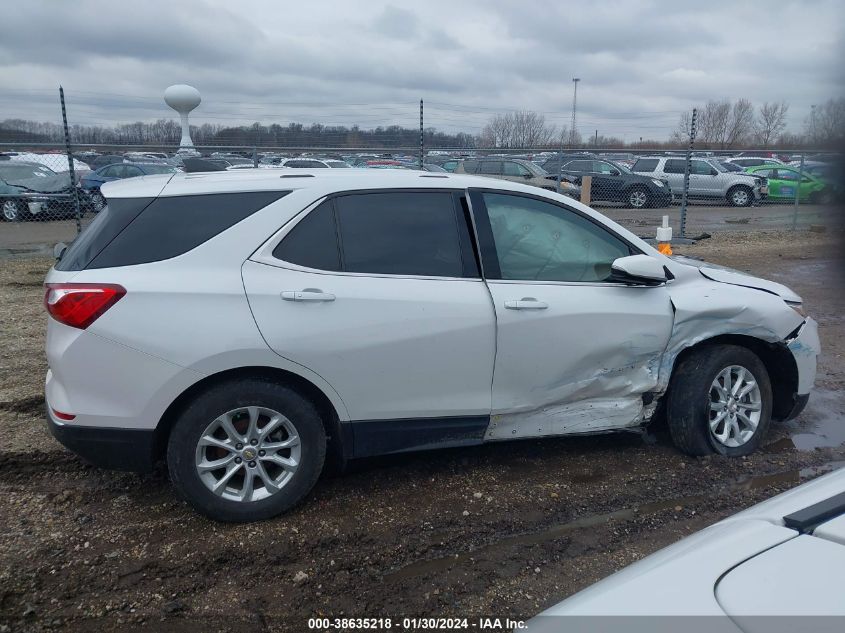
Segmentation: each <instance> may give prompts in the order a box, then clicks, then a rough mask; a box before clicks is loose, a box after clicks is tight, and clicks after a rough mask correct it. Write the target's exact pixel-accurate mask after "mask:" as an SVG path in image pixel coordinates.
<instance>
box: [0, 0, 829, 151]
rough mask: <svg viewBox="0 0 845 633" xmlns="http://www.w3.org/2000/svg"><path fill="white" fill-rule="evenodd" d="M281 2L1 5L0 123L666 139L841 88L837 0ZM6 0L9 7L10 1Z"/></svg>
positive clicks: (26, 1) (17, 1)
mask: <svg viewBox="0 0 845 633" xmlns="http://www.w3.org/2000/svg"><path fill="white" fill-rule="evenodd" d="M694 4H695V6H692V5H693V3H691V2H679V1H678V0H655V1H647V0H620V1H615V2H614V1H607V2H602V1H597V0H593V1H590V2H584V1H578V2H568V1H564V0H557V1H554V0H551V1H548V2H539V1H510V2H505V1H498V0H483V1H478V2H475V1H469V0H461V1H458V0H448V1H441V0H424V1H421V2H415V3H410V2H399V1H392V2H389V1H388V2H382V1H376V0H368V1H366V2H365V1H355V0H343V1H336V2H277V1H269V0H268V1H261V0H196V1H192V0H181V1H179V0H165V1H160V0H144V1H141V2H119V1H117V0H105V1H97V0H73V1H69V2H65V1H58V0H56V1H49V0H12V2H11V3H9V4H7V5H5V7H4V9H5V10H4V11H3V20H2V22H0V120H2V119H6V118H16V117H20V118H28V119H39V120H45V121H46V120H50V121H56V122H58V121H60V111H59V108H58V105H57V100H56V90H57V88H58V85H59V84H63V85H64V88H65V91H66V93H67V97H68V105H69V112H68V116H69V119H70V121H71V123H85V124H93V123H105V124H110V123H118V122H131V121H136V120H154V119H157V118H162V117H172V116H173V115H174V113H173V111H172V110H169V109H168V108H167V106H166V105H165V104H164V102H163V100H162V93H163V91H164V89H165V88H166V87H167V86H168V85H170V84H174V83H189V84H191V85H193V86H195V87H196V88H197V89H199V91H200V92H201V93H202V97H203V102H202V104H201V105H200V106H199V108H197V110H196V111H195V112H194V113H193V114H192V123H202V122H209V123H222V124H232V125H235V124H243V123H251V122H253V121H261V122H263V123H268V124H269V123H280V124H286V123H288V122H290V121H299V122H303V123H311V122H319V123H324V124H347V125H349V124H354V123H357V124H359V125H360V126H361V127H364V128H370V127H375V126H376V125H390V124H399V125H404V126H407V127H415V126H417V125H418V123H419V114H418V107H419V106H418V104H419V99H420V98H422V99H424V100H425V101H426V112H427V116H426V126H427V127H429V126H433V127H436V128H438V129H443V130H448V131H455V130H464V131H467V132H472V133H477V132H479V131H480V129H481V127H482V126H483V124H484V121H485V120H486V119H487V118H488V117H489V116H490V115H491V114H494V113H495V112H503V111H506V110H508V109H530V110H537V111H540V112H543V113H545V115H546V118H547V120H549V121H550V122H553V123H560V124H567V123H568V122H569V117H570V113H571V107H572V81H571V80H572V77H580V78H581V82H580V84H579V86H578V128H579V131H580V132H581V133H582V134H583V135H588V134H592V133H593V132H594V130H595V129H598V130H599V133H600V134H603V135H618V136H624V138H625V139H626V140H628V141H632V140H636V139H637V138H638V137H639V136H643V137H646V138H649V137H651V138H656V139H660V138H665V137H667V136H668V134H669V133H670V131H671V130H672V129H673V128H674V127H675V125H676V123H677V119H678V115H679V113H680V112H681V111H683V110H685V109H689V108H691V107H692V106H693V105H696V104H700V103H702V102H704V101H706V100H708V99H720V98H737V97H747V98H749V99H751V100H752V101H753V102H755V103H758V104H759V103H761V102H763V101H767V100H769V101H771V100H786V101H788V102H789V103H790V105H791V109H790V125H791V127H792V129H794V130H795V131H799V130H800V128H801V124H802V121H803V120H804V118H805V116H806V115H807V113H808V112H809V109H810V105H811V104H814V103H820V102H823V101H825V100H827V99H828V98H830V97H834V96H839V95H841V94H842V91H843V90H842V86H843V71H842V59H843V56H844V55H843V54H844V53H845V46H843V24H845V19H843V17H845V1H843V0H795V1H787V0H765V1H755V2H746V1H743V0H726V1H721V0H705V1H703V2H696V3H694ZM13 7H14V8H13Z"/></svg>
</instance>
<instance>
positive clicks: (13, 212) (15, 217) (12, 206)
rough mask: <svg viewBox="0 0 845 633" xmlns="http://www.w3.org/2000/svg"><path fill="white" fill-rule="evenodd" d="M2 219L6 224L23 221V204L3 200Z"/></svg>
mask: <svg viewBox="0 0 845 633" xmlns="http://www.w3.org/2000/svg"><path fill="white" fill-rule="evenodd" d="M2 210H3V219H4V220H5V221H6V222H20V221H21V220H23V219H24V217H25V215H24V212H23V202H20V201H19V200H4V201H3V205H2Z"/></svg>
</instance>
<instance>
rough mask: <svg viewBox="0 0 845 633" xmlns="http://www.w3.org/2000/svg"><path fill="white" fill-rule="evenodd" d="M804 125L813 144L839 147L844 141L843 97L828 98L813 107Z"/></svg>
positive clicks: (844, 112) (844, 99)
mask: <svg viewBox="0 0 845 633" xmlns="http://www.w3.org/2000/svg"><path fill="white" fill-rule="evenodd" d="M804 125H805V127H806V132H807V136H808V137H809V139H810V143H812V144H813V145H816V146H818V147H841V146H842V144H843V143H845V97H838V98H836V99H828V100H827V101H826V102H825V103H823V104H821V105H819V106H816V107H815V108H813V112H812V114H811V115H810V116H809V117H807V120H806V121H805V124H804Z"/></svg>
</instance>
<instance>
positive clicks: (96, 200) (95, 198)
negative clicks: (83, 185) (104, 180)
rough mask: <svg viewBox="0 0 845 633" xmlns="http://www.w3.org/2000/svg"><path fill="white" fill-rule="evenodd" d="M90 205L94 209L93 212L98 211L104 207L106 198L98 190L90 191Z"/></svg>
mask: <svg viewBox="0 0 845 633" xmlns="http://www.w3.org/2000/svg"><path fill="white" fill-rule="evenodd" d="M91 207H92V209H93V210H94V213H99V212H100V211H102V210H103V209H105V208H106V199H105V198H104V197H103V194H101V193H100V192H99V191H92V192H91Z"/></svg>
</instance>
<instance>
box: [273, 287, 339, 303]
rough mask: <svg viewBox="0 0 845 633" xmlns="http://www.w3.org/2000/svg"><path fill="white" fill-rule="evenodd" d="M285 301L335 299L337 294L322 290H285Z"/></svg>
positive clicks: (283, 297)
mask: <svg viewBox="0 0 845 633" xmlns="http://www.w3.org/2000/svg"><path fill="white" fill-rule="evenodd" d="M282 299H284V300H285V301H334V300H335V296H334V295H333V294H331V293H328V292H323V291H322V290H312V289H310V288H307V289H305V290H285V291H284V292H282Z"/></svg>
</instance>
